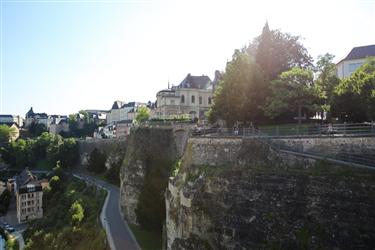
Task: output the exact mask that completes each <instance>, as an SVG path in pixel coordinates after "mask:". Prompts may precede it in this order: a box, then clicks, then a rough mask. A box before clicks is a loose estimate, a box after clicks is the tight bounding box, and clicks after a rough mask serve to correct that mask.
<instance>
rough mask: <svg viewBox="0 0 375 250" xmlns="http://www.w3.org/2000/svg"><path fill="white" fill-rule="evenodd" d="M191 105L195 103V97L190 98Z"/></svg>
mask: <svg viewBox="0 0 375 250" xmlns="http://www.w3.org/2000/svg"><path fill="white" fill-rule="evenodd" d="M191 103H195V96H193V95H192V96H191Z"/></svg>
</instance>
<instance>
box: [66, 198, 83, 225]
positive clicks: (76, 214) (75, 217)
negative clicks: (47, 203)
mask: <svg viewBox="0 0 375 250" xmlns="http://www.w3.org/2000/svg"><path fill="white" fill-rule="evenodd" d="M69 212H70V216H71V224H72V225H73V226H78V225H79V224H81V222H82V220H83V218H84V217H85V214H84V210H83V207H82V205H81V203H80V202H79V201H75V202H74V203H73V204H72V205H71V207H70V209H69Z"/></svg>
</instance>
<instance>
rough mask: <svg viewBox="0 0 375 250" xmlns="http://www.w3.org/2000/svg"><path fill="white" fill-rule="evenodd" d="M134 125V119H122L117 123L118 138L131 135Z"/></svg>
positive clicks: (116, 134) (116, 132) (116, 133)
mask: <svg viewBox="0 0 375 250" xmlns="http://www.w3.org/2000/svg"><path fill="white" fill-rule="evenodd" d="M132 127H133V120H126V121H120V122H117V123H116V128H115V136H116V138H118V139H121V138H126V137H127V136H128V135H130V129H131V128H132Z"/></svg>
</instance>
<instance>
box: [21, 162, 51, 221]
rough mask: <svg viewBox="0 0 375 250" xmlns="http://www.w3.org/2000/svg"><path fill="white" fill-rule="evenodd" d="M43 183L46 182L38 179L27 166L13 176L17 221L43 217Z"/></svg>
mask: <svg viewBox="0 0 375 250" xmlns="http://www.w3.org/2000/svg"><path fill="white" fill-rule="evenodd" d="M45 185H46V182H43V181H40V180H38V178H37V177H36V176H35V175H33V174H32V173H31V172H30V171H29V170H28V168H26V169H25V170H23V171H22V172H21V173H20V174H19V175H17V176H16V177H15V182H14V191H15V195H16V205H17V219H18V222H19V223H21V222H26V221H28V220H31V219H38V218H42V217H43V206H42V205H43V186H45Z"/></svg>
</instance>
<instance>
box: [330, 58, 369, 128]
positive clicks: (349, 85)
mask: <svg viewBox="0 0 375 250" xmlns="http://www.w3.org/2000/svg"><path fill="white" fill-rule="evenodd" d="M335 92H336V95H335V96H334V100H333V107H332V112H333V113H334V114H335V115H336V116H339V117H341V118H342V119H344V120H345V119H347V120H350V121H357V122H360V121H366V120H367V121H374V120H375V57H371V58H368V60H367V61H366V63H364V64H363V65H362V66H361V67H359V68H358V69H357V70H356V71H355V72H354V73H353V74H352V75H351V76H350V77H348V78H345V79H344V80H342V81H341V82H340V84H339V85H338V86H337V87H336V89H335Z"/></svg>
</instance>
